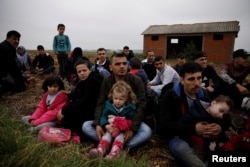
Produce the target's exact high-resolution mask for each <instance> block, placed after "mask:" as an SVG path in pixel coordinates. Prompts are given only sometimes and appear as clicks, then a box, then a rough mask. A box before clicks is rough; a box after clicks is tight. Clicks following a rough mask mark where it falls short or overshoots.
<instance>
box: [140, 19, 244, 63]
mask: <svg viewBox="0 0 250 167" xmlns="http://www.w3.org/2000/svg"><path fill="white" fill-rule="evenodd" d="M239 30H240V26H239V21H227V22H209V23H195V24H174V25H151V26H149V27H148V28H147V29H146V30H145V31H144V32H143V33H142V35H143V53H144V54H146V52H147V50H153V51H154V52H155V55H162V56H164V57H166V58H175V57H176V56H177V55H178V53H179V52H181V51H183V50H185V48H186V45H187V43H190V42H191V41H193V42H194V44H195V46H196V49H197V50H199V51H203V52H205V53H206V54H207V56H208V61H210V62H215V63H219V62H221V63H223V62H227V61H230V60H231V57H232V52H233V51H234V43H235V38H237V35H238V32H239Z"/></svg>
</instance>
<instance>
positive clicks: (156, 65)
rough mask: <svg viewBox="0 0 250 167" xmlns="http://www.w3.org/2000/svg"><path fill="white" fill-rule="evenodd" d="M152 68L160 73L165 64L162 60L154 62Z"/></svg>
mask: <svg viewBox="0 0 250 167" xmlns="http://www.w3.org/2000/svg"><path fill="white" fill-rule="evenodd" d="M154 66H155V68H156V69H157V70H159V71H161V70H162V69H163V68H164V66H165V63H164V62H163V60H160V61H155V62H154Z"/></svg>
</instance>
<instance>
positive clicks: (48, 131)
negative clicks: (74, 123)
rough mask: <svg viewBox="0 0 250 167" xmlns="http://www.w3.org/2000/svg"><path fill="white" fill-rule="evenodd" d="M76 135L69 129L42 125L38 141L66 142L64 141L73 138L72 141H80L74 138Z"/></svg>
mask: <svg viewBox="0 0 250 167" xmlns="http://www.w3.org/2000/svg"><path fill="white" fill-rule="evenodd" d="M76 137H77V136H76V135H74V134H72V133H71V130H70V129H64V128H56V127H51V126H44V127H43V128H42V129H41V130H40V131H39V133H38V141H39V142H48V143H53V144H62V145H63V144H66V142H68V141H70V140H73V141H74V142H76V143H78V142H80V139H76Z"/></svg>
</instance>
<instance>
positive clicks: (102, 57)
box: [94, 48, 111, 77]
mask: <svg viewBox="0 0 250 167" xmlns="http://www.w3.org/2000/svg"><path fill="white" fill-rule="evenodd" d="M109 63H110V61H109V59H108V58H107V55H106V49H104V48H99V49H97V61H96V62H95V64H94V70H95V71H99V73H100V74H101V75H102V76H104V77H106V76H109V75H110V73H111V71H110V70H109Z"/></svg>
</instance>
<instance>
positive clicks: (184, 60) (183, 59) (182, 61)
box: [177, 58, 186, 66]
mask: <svg viewBox="0 0 250 167" xmlns="http://www.w3.org/2000/svg"><path fill="white" fill-rule="evenodd" d="M177 61H178V64H179V65H181V66H182V65H183V64H185V63H186V58H178V60H177Z"/></svg>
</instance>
